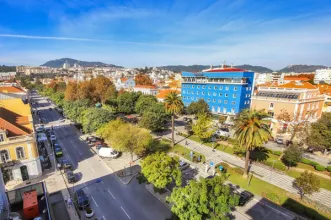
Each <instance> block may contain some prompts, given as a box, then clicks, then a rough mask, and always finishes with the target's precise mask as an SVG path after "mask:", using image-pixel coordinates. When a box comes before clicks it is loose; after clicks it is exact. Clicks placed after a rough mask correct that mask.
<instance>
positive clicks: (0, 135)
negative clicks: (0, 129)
mask: <svg viewBox="0 0 331 220" xmlns="http://www.w3.org/2000/svg"><path fill="white" fill-rule="evenodd" d="M4 141H5V137H4V135H3V134H0V142H4Z"/></svg>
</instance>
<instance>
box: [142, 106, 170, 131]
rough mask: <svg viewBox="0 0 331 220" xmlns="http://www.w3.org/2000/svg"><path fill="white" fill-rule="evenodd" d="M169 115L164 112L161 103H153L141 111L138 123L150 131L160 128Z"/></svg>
mask: <svg viewBox="0 0 331 220" xmlns="http://www.w3.org/2000/svg"><path fill="white" fill-rule="evenodd" d="M169 118H170V115H169V114H168V113H167V112H166V110H165V108H164V105H163V104H162V103H154V104H153V105H151V106H149V107H148V108H147V109H146V110H145V112H144V113H143V115H142V117H141V119H140V121H139V125H140V126H141V127H144V128H147V129H149V130H151V131H159V130H162V129H163V128H164V126H165V124H166V122H167V120H169Z"/></svg>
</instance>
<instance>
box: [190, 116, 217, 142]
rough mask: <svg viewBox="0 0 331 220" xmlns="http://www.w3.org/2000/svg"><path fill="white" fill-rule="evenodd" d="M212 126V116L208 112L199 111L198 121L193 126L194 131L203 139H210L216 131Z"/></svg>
mask: <svg viewBox="0 0 331 220" xmlns="http://www.w3.org/2000/svg"><path fill="white" fill-rule="evenodd" d="M211 127H212V120H211V118H210V116H209V115H207V114H206V113H199V114H198V120H197V122H196V123H194V124H193V126H192V131H193V133H194V134H195V135H197V136H198V137H199V138H200V140H201V141H203V140H204V139H209V138H210V137H211V136H212V135H213V133H214V132H215V130H213V129H211Z"/></svg>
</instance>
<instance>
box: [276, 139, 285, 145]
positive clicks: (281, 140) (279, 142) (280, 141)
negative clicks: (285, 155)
mask: <svg viewBox="0 0 331 220" xmlns="http://www.w3.org/2000/svg"><path fill="white" fill-rule="evenodd" d="M276 143H277V144H284V140H283V139H281V138H277V139H276Z"/></svg>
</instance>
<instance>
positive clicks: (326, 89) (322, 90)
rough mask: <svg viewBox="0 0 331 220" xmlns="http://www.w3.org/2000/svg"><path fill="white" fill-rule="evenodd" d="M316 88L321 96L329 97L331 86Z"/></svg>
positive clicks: (320, 85)
mask: <svg viewBox="0 0 331 220" xmlns="http://www.w3.org/2000/svg"><path fill="white" fill-rule="evenodd" d="M317 87H318V89H319V90H320V93H321V94H325V95H331V86H330V85H322V84H318V85H317Z"/></svg>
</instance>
